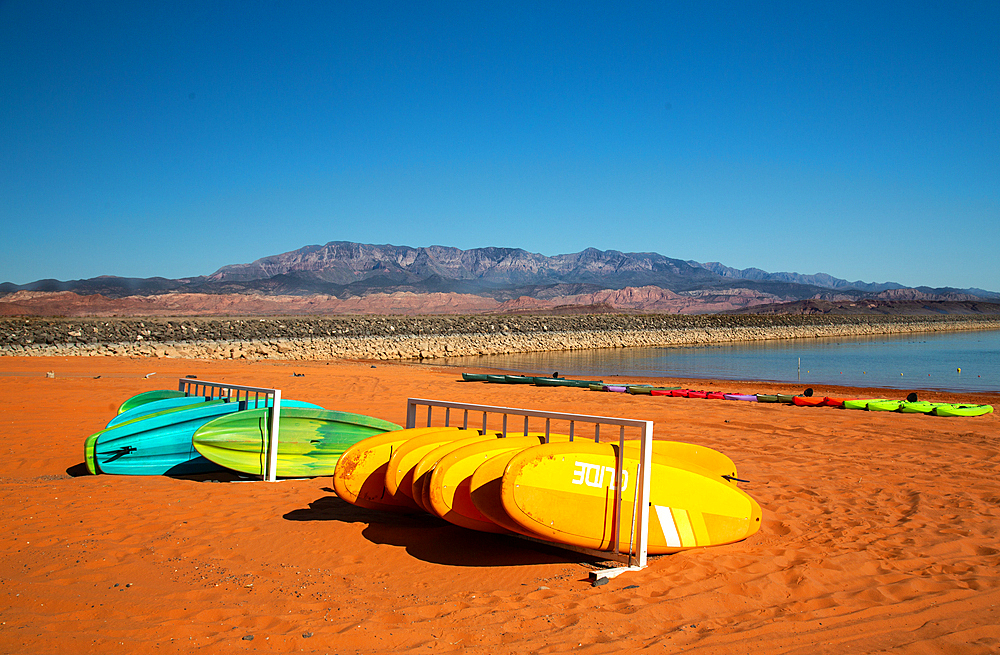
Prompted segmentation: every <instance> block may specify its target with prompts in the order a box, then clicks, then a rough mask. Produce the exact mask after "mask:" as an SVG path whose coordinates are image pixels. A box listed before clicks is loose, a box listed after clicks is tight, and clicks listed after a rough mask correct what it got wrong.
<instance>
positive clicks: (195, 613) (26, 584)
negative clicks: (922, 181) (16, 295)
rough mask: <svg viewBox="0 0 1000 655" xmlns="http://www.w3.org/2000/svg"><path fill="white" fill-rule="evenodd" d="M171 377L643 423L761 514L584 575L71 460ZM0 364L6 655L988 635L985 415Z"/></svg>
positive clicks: (302, 484) (511, 551) (828, 644)
mask: <svg viewBox="0 0 1000 655" xmlns="http://www.w3.org/2000/svg"><path fill="white" fill-rule="evenodd" d="M47 371H53V372H54V373H55V377H54V378H47V377H46V376H45V373H46V372H47ZM154 371H155V373H156V374H155V375H153V376H151V377H149V378H145V377H144V376H145V375H146V374H149V373H152V372H154ZM293 373H297V374H301V375H298V376H293ZM188 374H191V375H197V376H198V378H199V379H201V380H212V381H223V382H230V383H235V384H246V385H254V386H268V387H277V388H280V389H281V390H282V394H283V397H285V398H295V399H299V400H308V401H311V402H315V403H318V404H320V405H323V406H324V407H328V408H330V409H337V410H343V411H350V412H359V413H363V414H368V415H372V416H377V417H379V418H383V419H388V420H390V421H393V422H395V423H399V424H403V423H404V421H405V412H406V399H407V398H408V397H421V398H433V399H440V400H454V401H462V402H472V403H482V404H492V405H506V406H512V407H525V408H531V409H542V410H550V411H565V412H576V413H588V414H600V415H605V416H618V417H625V418H639V419H647V420H653V421H654V422H655V428H654V434H655V436H656V437H657V438H660V439H673V440H679V441H689V442H692V443H699V444H704V445H706V446H709V447H712V448H715V449H717V450H720V451H722V452H724V453H726V454H727V455H729V456H730V457H731V458H732V459H733V460H734V461H735V462H736V464H737V465H738V467H739V473H740V477H741V478H744V479H746V480H749V482H748V483H746V484H742V485H741V487H742V488H743V489H744V490H746V491H747V492H748V493H750V494H751V495H752V496H753V497H754V498H756V499H757V501H758V502H759V503H760V505H761V506H762V507H763V510H764V522H763V526H762V528H761V530H760V531H759V532H758V533H757V534H755V535H753V536H752V537H750V538H749V539H746V540H745V541H742V542H739V543H736V544H732V545H728V546H721V547H715V548H710V549H701V550H691V551H686V552H682V553H677V554H674V555H667V556H661V557H653V558H650V561H649V566H648V567H647V568H646V569H644V570H642V571H638V572H630V573H625V574H623V575H621V576H619V577H617V578H614V579H612V580H611V581H610V582H609V583H608V584H607V585H604V586H600V587H592V586H591V585H590V583H589V582H588V573H589V571H591V570H592V569H593V568H594V567H595V564H594V562H593V561H591V560H588V559H587V558H585V557H583V556H580V555H577V554H574V553H571V552H567V551H563V550H559V549H556V548H549V547H546V546H541V545H537V544H534V543H529V542H525V541H521V540H517V539H515V538H511V537H505V536H497V535H490V534H481V533H476V532H472V531H468V530H464V529H462V528H459V527H455V526H451V525H449V524H446V523H443V522H441V521H438V520H436V519H432V518H430V517H401V516H398V515H387V514H380V513H378V512H374V511H367V510H362V509H359V508H356V507H354V506H351V505H349V504H346V503H344V502H343V501H341V500H340V499H339V498H337V497H336V495H335V494H334V493H333V489H332V484H331V479H330V478H316V479H309V480H290V481H283V482H278V483H272V484H268V483H263V482H240V483H213V482H209V481H206V480H194V479H178V478H168V477H116V476H107V475H101V476H91V475H86V472H85V468H84V467H83V465H82V463H83V441H84V439H85V438H86V437H87V436H88V435H89V434H91V433H93V432H95V431H97V430H99V429H100V428H102V427H103V426H104V424H105V423H106V422H107V421H108V420H109V419H110V418H111V417H112V416H113V415H114V412H115V410H116V408H117V406H118V404H119V403H120V402H121V401H123V400H124V399H126V398H128V397H129V396H131V395H133V394H135V393H138V392H141V391H147V390H150V389H157V388H176V385H177V378H179V377H183V376H184V375H188ZM98 376H99V377H98ZM0 380H2V381H3V383H4V387H5V395H6V402H5V403H4V404H3V406H2V409H0V425H2V426H3V427H2V434H3V437H4V440H3V444H2V452H4V453H5V454H6V457H5V458H4V459H3V460H2V462H0V494H2V506H3V510H4V518H5V524H6V529H5V530H4V531H3V533H2V535H0V578H2V581H3V585H2V592H0V621H2V624H0V652H2V653H33V654H46V653H97V652H101V653H173V652H185V653H186V652H203V653H244V652H248V653H249V652H261V653H271V652H275V653H286V652H288V653H292V652H295V653H298V652H305V653H384V652H395V653H401V652H403V653H409V652H413V653H416V652H419V653H426V652H457V651H467V652H473V653H476V652H482V653H491V654H492V653H528V652H531V653H549V652H581V653H617V652H622V651H636V650H641V649H650V650H652V651H654V652H665V653H672V652H701V653H751V652H752V653H763V654H772V653H774V654H777V653H809V654H815V653H847V652H851V653H878V652H893V653H921V654H922V653H928V654H930V653H954V652H961V653H996V652H998V651H1000V607H998V605H1000V545H998V536H1000V461H998V457H997V455H998V445H1000V444H998V441H1000V418H998V416H997V414H991V415H987V416H982V417H977V418H940V417H932V416H923V415H907V414H892V413H882V412H862V411H850V410H841V409H834V408H829V407H819V408H810V407H794V406H787V405H777V404H757V403H747V402H738V401H712V400H694V399H684V398H661V397H655V398H653V397H649V396H630V395H628V394H612V393H595V392H589V391H586V390H582V389H573V388H560V387H548V388H546V387H535V386H530V385H499V384H481V383H464V382H461V381H460V375H459V371H457V370H455V369H447V368H443V367H440V368H439V367H431V366H416V365H408V364H386V363H378V364H377V367H373V366H372V364H371V363H368V362H331V363H325V362H309V363H291V362H249V363H247V362H242V363H240V362H216V361H212V362H205V361H192V360H167V359H124V358H110V357H109V358H82V357H81V358H44V357H34V358H17V357H5V358H3V359H0ZM630 381H637V380H630ZM646 382H650V383H657V384H671V383H674V384H684V381H674V380H646ZM691 384H692V385H696V386H697V387H698V388H709V389H714V390H725V391H736V392H747V393H754V392H775V391H782V392H794V391H797V389H789V388H788V387H787V386H782V387H778V386H776V385H766V384H752V383H737V382H733V383H725V382H712V383H707V382H705V381H700V382H695V381H692V382H691ZM816 392H817V393H818V394H821V395H830V396H838V397H852V396H854V397H886V395H887V394H888V395H889V397H896V396H899V395H905V394H900V393H899V392H894V391H887V390H881V391H880V390H874V389H846V388H834V387H830V388H817V389H816ZM920 395H921V398H922V399H928V400H938V399H940V400H953V401H959V400H961V401H975V402H987V403H991V404H994V405H1000V394H981V395H975V394H963V395H949V394H931V393H930V392H927V393H921V394H920ZM207 477H208V478H209V479H210V478H211V477H212V476H207ZM215 477H216V478H218V477H219V476H215Z"/></svg>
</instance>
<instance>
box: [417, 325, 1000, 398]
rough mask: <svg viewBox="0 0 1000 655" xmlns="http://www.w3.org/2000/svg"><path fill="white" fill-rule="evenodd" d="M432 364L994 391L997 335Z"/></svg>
mask: <svg viewBox="0 0 1000 655" xmlns="http://www.w3.org/2000/svg"><path fill="white" fill-rule="evenodd" d="M800 360H801V369H800V368H799V361H800ZM435 363H438V364H440V363H446V364H448V365H452V366H466V367H487V368H493V369H500V370H506V371H515V372H518V373H524V374H529V375H551V374H552V373H553V372H554V371H558V372H559V375H566V376H570V377H582V378H587V379H601V378H607V377H610V376H612V375H622V376H626V377H628V376H635V377H682V378H705V379H722V380H761V381H774V382H790V383H795V384H796V385H799V384H801V385H804V386H808V385H822V384H836V385H847V386H864V387H887V388H892V389H942V390H950V391H998V390H1000V331H976V332H955V333H948V334H916V335H900V336H881V337H851V338H841V339H800V340H793V341H768V342H757V343H748V344H725V345H711V346H701V347H693V348H613V349H600V350H585V351H571V352H551V353H529V354H522V355H491V356H482V357H449V358H447V359H446V360H443V362H442V360H435ZM959 369H961V371H959Z"/></svg>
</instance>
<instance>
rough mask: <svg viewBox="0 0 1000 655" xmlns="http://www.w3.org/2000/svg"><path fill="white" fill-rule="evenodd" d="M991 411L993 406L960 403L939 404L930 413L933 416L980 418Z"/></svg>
mask: <svg viewBox="0 0 1000 655" xmlns="http://www.w3.org/2000/svg"><path fill="white" fill-rule="evenodd" d="M992 411H993V405H963V404H961V403H940V404H939V405H938V406H937V407H935V408H934V409H933V411H932V412H931V413H932V414H934V416H982V415H983V414H989V413H991V412H992Z"/></svg>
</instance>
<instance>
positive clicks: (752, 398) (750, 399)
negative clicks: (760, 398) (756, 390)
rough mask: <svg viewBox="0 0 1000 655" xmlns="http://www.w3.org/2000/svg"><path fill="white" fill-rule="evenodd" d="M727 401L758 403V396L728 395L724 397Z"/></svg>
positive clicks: (750, 394)
mask: <svg viewBox="0 0 1000 655" xmlns="http://www.w3.org/2000/svg"><path fill="white" fill-rule="evenodd" d="M722 397H723V398H725V399H726V400H743V401H746V402H750V403H755V402H757V396H755V395H754V394H752V393H727V394H723V396H722Z"/></svg>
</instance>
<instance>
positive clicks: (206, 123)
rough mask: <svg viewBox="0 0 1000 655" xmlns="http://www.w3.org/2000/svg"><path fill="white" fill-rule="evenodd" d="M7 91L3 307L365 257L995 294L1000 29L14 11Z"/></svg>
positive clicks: (893, 16) (828, 12)
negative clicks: (21, 299)
mask: <svg viewBox="0 0 1000 655" xmlns="http://www.w3.org/2000/svg"><path fill="white" fill-rule="evenodd" d="M612 5H613V6H612ZM0 71H3V73H2V74H0V227H2V229H3V239H2V244H3V246H2V254H3V256H2V257H0V281H9V282H15V283H18V284H23V283H26V282H30V281H34V280H37V279H42V278H57V279H62V280H68V279H77V278H88V277H94V276H97V275H119V276H128V277H152V276H163V277H185V276H194V275H202V274H209V273H212V272H213V271H215V270H216V269H218V268H219V267H221V266H223V265H226V264H234V263H242V262H249V261H252V260H254V259H257V258H259V257H263V256H267V255H272V254H278V253H281V252H286V251H289V250H294V249H296V248H299V247H302V246H305V245H308V244H322V243H326V242H328V241H334V240H347V241H358V242H363V243H379V244H381V243H391V244H396V245H409V246H429V245H446V246H455V247H459V248H475V247H484V246H505V247H517V248H524V249H526V250H529V251H531V252H538V253H542V254H546V255H555V254H560V253H572V252H578V251H580V250H582V249H584V248H587V247H595V248H599V249H602V250H608V249H614V250H621V251H626V252H630V251H631V252H639V251H647V252H648V251H652V252H658V253H661V254H664V255H666V256H668V257H675V258H679V259H693V260H697V261H720V262H722V263H724V264H726V265H729V266H734V267H738V268H745V267H750V266H756V267H759V268H763V269H765V270H769V271H795V272H799V273H817V272H824V273H829V274H831V275H835V276H837V277H841V278H847V279H851V280H855V279H861V280H864V281H869V282H884V281H895V282H900V283H903V284H907V285H928V286H934V287H942V286H953V287H960V288H964V287H980V288H985V289H989V290H995V291H1000V265H998V264H997V260H998V256H997V245H998V244H997V242H998V239H997V237H998V236H1000V3H998V2H996V1H995V0H990V1H988V2H975V1H971V2H960V3H951V2H837V3H833V2H830V3H803V2H716V3H713V2H705V3H691V2H683V3H681V2H677V3H671V2H649V3H587V2H574V3H536V2H531V3H515V2H505V3H493V2H473V3H470V2H448V3H445V2H426V3H401V2H378V1H374V2H364V3H344V2H315V3H313V2H284V1H281V2H275V1H272V0H245V1H241V2H187V1H184V0H177V1H174V2H169V3H142V2H115V1H110V0H109V1H105V2H91V3H81V2H49V1H46V0H30V1H29V0H25V1H22V0H0Z"/></svg>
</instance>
